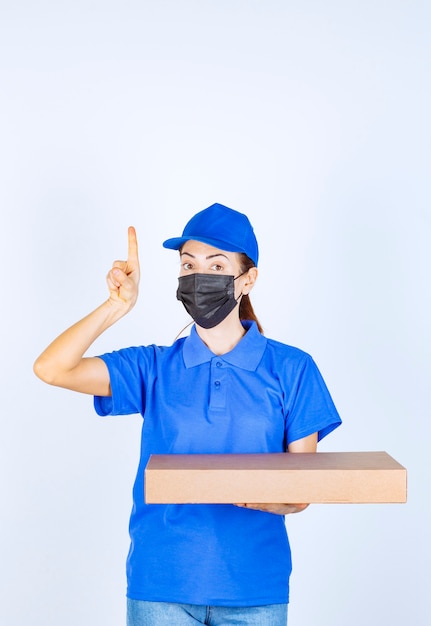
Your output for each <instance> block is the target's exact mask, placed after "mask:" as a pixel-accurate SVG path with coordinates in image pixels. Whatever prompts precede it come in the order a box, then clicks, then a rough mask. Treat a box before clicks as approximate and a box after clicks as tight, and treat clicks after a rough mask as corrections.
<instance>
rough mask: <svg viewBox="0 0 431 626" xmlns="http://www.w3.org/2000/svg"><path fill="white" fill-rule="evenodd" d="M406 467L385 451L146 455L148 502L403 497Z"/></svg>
mask: <svg viewBox="0 0 431 626" xmlns="http://www.w3.org/2000/svg"><path fill="white" fill-rule="evenodd" d="M406 499H407V471H406V469H405V468H404V467H403V466H402V465H400V464H399V463H397V461H395V459H393V458H392V457H391V456H389V455H388V454H387V453H386V452H317V453H315V454H312V453H305V454H298V453H297V454H292V453H280V454H278V453H277V454H190V455H189V454H174V455H153V456H151V458H150V460H149V462H148V465H147V467H146V470H145V501H146V502H147V503H148V504H170V503H172V504H175V503H176V504H181V503H183V504H184V503H189V504H196V503H201V504H203V503H213V504H223V503H225V504H226V503H235V502H238V503H250V504H252V503H265V502H268V503H270V502H271V503H273V502H274V503H277V502H278V503H280V502H281V503H292V504H293V503H314V502H316V503H367V502H369V503H373V502H374V503H385V502H406Z"/></svg>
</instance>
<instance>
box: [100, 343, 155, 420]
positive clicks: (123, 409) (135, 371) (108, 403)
mask: <svg viewBox="0 0 431 626" xmlns="http://www.w3.org/2000/svg"><path fill="white" fill-rule="evenodd" d="M99 358H101V359H102V360H103V361H104V362H105V363H106V366H107V368H108V371H109V380H110V386H111V392H112V396H110V397H106V396H94V408H95V410H96V413H97V414H98V415H101V416H106V415H130V414H132V413H141V415H143V414H144V410H145V388H146V385H145V382H146V381H147V379H148V370H149V351H148V350H146V349H145V348H125V349H123V350H118V351H116V352H110V353H107V354H103V355H101V356H100V357H99Z"/></svg>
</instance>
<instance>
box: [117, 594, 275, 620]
mask: <svg viewBox="0 0 431 626" xmlns="http://www.w3.org/2000/svg"><path fill="white" fill-rule="evenodd" d="M197 624H206V626H228V625H229V626H286V624H287V604H268V605H266V606H233V607H230V606H203V605H200V604H174V603H170V602H144V601H143V600H131V599H130V598H127V626H197Z"/></svg>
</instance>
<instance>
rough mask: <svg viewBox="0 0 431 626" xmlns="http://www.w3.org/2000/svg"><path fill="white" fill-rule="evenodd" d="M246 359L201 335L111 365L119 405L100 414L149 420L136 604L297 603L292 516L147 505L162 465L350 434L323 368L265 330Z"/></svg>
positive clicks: (135, 523)
mask: <svg viewBox="0 0 431 626" xmlns="http://www.w3.org/2000/svg"><path fill="white" fill-rule="evenodd" d="M243 325H244V326H245V328H246V330H247V332H246V334H245V335H244V337H243V338H242V339H241V341H240V342H239V343H238V344H237V345H236V346H235V348H234V349H233V350H232V351H230V352H228V353H227V354H224V355H222V356H217V355H215V354H214V353H213V352H211V351H210V350H209V349H208V348H207V346H206V345H205V344H204V343H203V342H202V340H201V339H200V337H199V335H198V334H197V332H196V328H195V327H194V326H193V327H192V330H191V333H190V335H189V336H188V337H186V338H182V339H179V340H177V341H176V342H175V343H174V344H173V345H172V346H170V347H161V346H154V345H152V346H147V347H134V348H126V349H124V350H119V351H117V352H113V353H110V354H105V355H102V356H101V358H102V359H103V360H104V361H105V363H106V365H107V367H108V370H109V375H110V382H111V388H112V397H96V398H95V408H96V411H97V412H98V413H99V415H125V414H129V413H140V414H141V415H142V416H143V418H144V421H143V426H142V441H141V457H140V463H139V467H138V472H137V476H136V480H135V484H134V489H133V498H134V502H133V509H132V513H131V519H130V537H131V546H130V551H129V555H128V559H127V576H128V590H127V595H128V597H129V598H132V599H135V600H150V601H162V602H163V601H165V602H179V603H189V604H204V605H222V606H255V605H263V604H277V603H285V602H288V591H289V576H290V571H291V557H290V548H289V542H288V538H287V533H286V529H285V524H284V517H283V516H280V515H274V514H271V513H265V512H261V511H255V510H249V509H243V508H239V507H235V506H232V505H221V504H217V505H199V504H194V505H184V504H183V505H158V504H152V505H146V504H145V502H144V470H145V466H146V464H147V462H148V459H149V456H150V454H195V453H202V454H211V453H215V454H217V453H261V452H283V451H285V450H286V448H287V445H288V444H289V443H290V442H292V441H295V440H297V439H302V438H303V437H306V436H307V435H311V434H312V433H314V432H318V433H319V439H322V437H324V436H325V435H327V434H328V433H330V432H331V431H332V430H333V429H334V428H336V427H337V426H338V425H339V424H340V423H341V420H340V417H339V415H338V413H337V411H336V409H335V407H334V404H333V402H332V399H331V397H330V394H329V392H328V390H327V388H326V385H325V383H324V381H323V379H322V377H321V375H320V373H319V370H318V368H317V366H316V365H315V363H314V362H313V360H312V358H311V357H310V356H309V355H308V354H306V353H305V352H302V351H301V350H298V349H297V348H293V347H290V346H287V345H284V344H282V343H280V342H277V341H274V340H271V339H267V338H266V337H264V336H263V335H261V334H260V333H259V331H258V329H257V326H256V324H255V323H254V322H243Z"/></svg>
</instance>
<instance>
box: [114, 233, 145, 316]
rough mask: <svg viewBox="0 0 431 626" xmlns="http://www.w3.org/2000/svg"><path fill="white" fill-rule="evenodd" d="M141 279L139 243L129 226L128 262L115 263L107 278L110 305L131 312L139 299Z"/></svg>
mask: <svg viewBox="0 0 431 626" xmlns="http://www.w3.org/2000/svg"><path fill="white" fill-rule="evenodd" d="M139 277H140V270H139V257H138V241H137V238H136V231H135V229H134V227H133V226H129V230H128V253H127V261H115V262H114V263H113V265H112V268H111V269H110V270H109V272H108V275H107V277H106V281H107V283H108V289H109V301H110V303H111V304H115V305H118V304H120V305H121V306H125V307H126V312H127V311H129V310H130V309H131V308H132V307H133V306H134V305H135V303H136V300H137V298H138V288H139Z"/></svg>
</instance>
